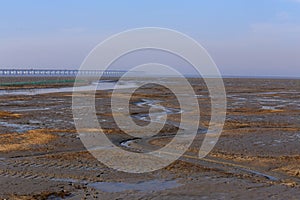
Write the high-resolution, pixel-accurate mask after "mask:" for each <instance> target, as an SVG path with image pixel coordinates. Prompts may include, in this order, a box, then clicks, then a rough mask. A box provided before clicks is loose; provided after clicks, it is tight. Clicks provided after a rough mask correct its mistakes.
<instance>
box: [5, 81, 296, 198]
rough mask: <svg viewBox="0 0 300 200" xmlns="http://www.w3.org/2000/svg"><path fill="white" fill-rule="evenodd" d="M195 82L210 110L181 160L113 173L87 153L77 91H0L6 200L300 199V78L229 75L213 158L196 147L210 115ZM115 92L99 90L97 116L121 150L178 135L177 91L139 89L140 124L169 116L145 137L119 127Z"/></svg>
mask: <svg viewBox="0 0 300 200" xmlns="http://www.w3.org/2000/svg"><path fill="white" fill-rule="evenodd" d="M10 81H12V80H11V79H10ZM190 82H191V83H192V85H193V87H194V90H195V91H196V93H197V98H198V101H199V103H200V107H201V108H200V110H201V121H200V127H199V130H198V134H197V136H196V139H195V141H194V143H193V144H192V146H191V148H190V149H189V150H188V152H187V153H186V154H185V155H184V156H182V157H181V158H180V159H179V160H178V161H175V162H174V163H172V164H171V165H169V166H167V167H165V168H164V169H161V170H158V171H154V172H151V173H145V174H129V173H124V172H118V171H116V170H112V169H110V168H108V167H106V166H105V165H103V164H102V163H100V162H99V161H97V160H96V159H95V158H93V156H92V155H91V154H90V153H89V152H88V151H86V149H85V147H84V146H83V144H82V143H81V141H80V139H79V137H78V135H77V133H76V129H75V126H74V121H73V115H72V108H71V106H72V96H71V95H72V94H71V93H70V92H68V91H65V92H55V93H43V94H41V93H39V94H32V95H28V94H27V93H23V94H12V93H10V94H5V95H1V96H0V119H1V120H0V144H1V145H0V184H1V187H0V188H1V189H0V198H3V199H4V198H6V199H51V198H58V199H59V198H66V199H232V198H235V199H254V198H255V199H268V198H273V199H299V198H300V190H299V183H300V168H299V166H300V148H299V142H300V118H299V114H300V99H299V93H300V80H263V79H225V80H224V82H225V87H226V91H227V101H228V109H227V118H226V123H225V127H224V130H223V132H222V135H221V138H220V140H219V141H218V143H217V145H216V146H215V148H214V149H213V151H212V152H211V153H210V154H209V155H208V156H207V157H205V158H204V159H198V158H197V153H198V150H199V144H201V142H202V140H203V136H204V135H203V133H205V131H206V129H207V126H208V123H209V120H210V104H209V95H208V91H207V88H206V87H205V84H204V83H203V82H202V81H201V80H198V79H190ZM67 86H68V85H59V86H58V87H67ZM47 87H49V86H47ZM52 87H53V86H52ZM55 87H56V86H55ZM2 89H3V88H2ZM5 89H7V88H5ZM10 89H16V88H10ZM18 89H20V88H18ZM125 90H126V89H125ZM110 95H111V91H110V90H108V91H107V90H102V91H97V94H96V106H97V116H98V119H99V122H100V123H101V125H102V126H103V127H104V128H105V130H106V134H107V136H108V137H109V139H110V140H111V141H113V142H114V144H116V145H118V146H119V147H120V148H123V149H124V150H127V151H134V152H144V151H152V150H155V149H158V148H160V147H162V146H164V145H165V144H167V143H168V142H169V141H170V140H171V139H172V138H173V137H174V135H175V134H176V133H177V131H178V121H179V117H180V109H179V107H178V102H177V101H176V100H175V98H174V96H172V93H171V92H170V91H167V90H166V89H164V88H162V87H158V86H155V87H154V86H153V85H148V86H145V87H144V88H143V89H141V90H137V91H136V92H135V94H134V95H133V97H132V99H131V107H130V109H131V110H130V111H131V115H132V117H133V119H134V120H135V121H136V123H137V124H140V125H143V124H147V120H148V119H149V118H148V116H147V113H148V110H149V106H151V105H152V106H153V105H157V107H158V108H159V106H164V107H165V110H164V111H165V112H167V113H168V120H167V125H165V126H164V128H163V129H162V131H161V132H160V133H159V134H158V135H157V136H154V137H151V138H145V139H136V138H132V137H129V136H127V135H125V134H124V133H123V132H122V131H120V130H119V129H118V127H117V126H116V124H115V123H114V121H113V119H112V116H111V112H110V109H109V104H110ZM159 116H160V113H159V112H158V113H157V121H156V123H160V122H159Z"/></svg>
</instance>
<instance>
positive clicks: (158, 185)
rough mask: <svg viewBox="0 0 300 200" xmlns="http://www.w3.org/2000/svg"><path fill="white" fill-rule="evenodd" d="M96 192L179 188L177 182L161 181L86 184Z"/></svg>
mask: <svg viewBox="0 0 300 200" xmlns="http://www.w3.org/2000/svg"><path fill="white" fill-rule="evenodd" d="M88 185H89V186H90V187H93V188H95V189H97V190H101V191H103V192H124V191H127V190H134V191H141V192H152V191H162V190H167V189H172V188H176V187H179V186H181V184H179V183H177V181H175V180H173V181H162V180H151V181H145V182H139V183H122V182H121V183H116V182H97V183H90V184H88Z"/></svg>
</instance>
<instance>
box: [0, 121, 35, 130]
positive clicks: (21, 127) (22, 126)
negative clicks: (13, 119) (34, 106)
mask: <svg viewBox="0 0 300 200" xmlns="http://www.w3.org/2000/svg"><path fill="white" fill-rule="evenodd" d="M0 125H1V126H4V127H7V128H13V129H14V131H16V132H18V133H23V132H26V131H29V130H32V129H35V128H36V127H35V126H30V125H26V124H11V123H8V122H0Z"/></svg>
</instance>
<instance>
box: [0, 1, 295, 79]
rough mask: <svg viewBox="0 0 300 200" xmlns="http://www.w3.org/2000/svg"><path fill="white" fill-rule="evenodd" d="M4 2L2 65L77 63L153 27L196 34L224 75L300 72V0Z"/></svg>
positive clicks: (0, 42)
mask: <svg viewBox="0 0 300 200" xmlns="http://www.w3.org/2000/svg"><path fill="white" fill-rule="evenodd" d="M0 5H1V6H0V68H47V69H49V68H50V69H76V68H78V67H79V66H80V64H81V63H82V62H83V60H84V58H85V57H86V56H87V55H88V53H89V52H90V51H91V50H92V49H93V48H94V47H95V46H96V45H97V44H98V43H100V42H101V41H103V40H104V39H106V38H107V37H109V36H111V35H113V34H116V33H118V32H121V31H125V30H127V29H132V28H140V27H149V26H150V27H164V28H170V29H174V30H177V31H180V32H182V33H185V34H187V35H189V36H191V37H193V38H194V39H195V40H196V41H198V42H199V43H200V44H201V45H202V46H203V47H204V48H205V49H206V50H207V51H208V52H209V54H210V55H211V57H212V58H213V60H214V61H215V63H216V64H217V66H218V68H219V70H220V71H221V74H222V75H229V76H230V75H232V76H293V77H294V76H296V77H300V0H226V1H225V0H206V1H204V0H186V1H182V0H163V1H162V0H143V1H141V0H118V1H117V0H109V1H99V0H89V1H84V0H81V1H79V0H64V1H61V0H43V1H38V0H26V1H19V0H0ZM135 59H136V58H135ZM127 60H128V59H127ZM124 62H125V61H124ZM121 64H122V62H121ZM187 73H189V71H188V70H187Z"/></svg>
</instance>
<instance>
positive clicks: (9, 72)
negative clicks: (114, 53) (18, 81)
mask: <svg viewBox="0 0 300 200" xmlns="http://www.w3.org/2000/svg"><path fill="white" fill-rule="evenodd" d="M124 73H126V71H122V70H107V71H102V70H47V69H0V76H71V77H73V76H74V77H75V76H77V75H81V76H100V75H102V76H105V77H119V76H122V75H123V74H124Z"/></svg>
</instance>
